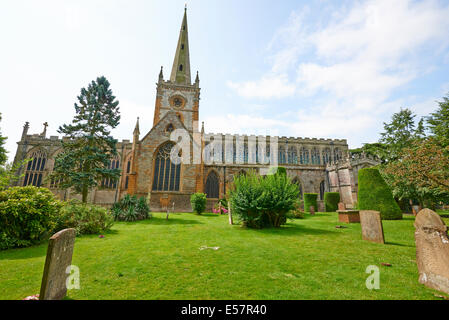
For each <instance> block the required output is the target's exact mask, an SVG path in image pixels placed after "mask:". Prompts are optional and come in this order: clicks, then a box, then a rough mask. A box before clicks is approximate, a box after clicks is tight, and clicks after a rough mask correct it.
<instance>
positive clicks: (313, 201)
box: [304, 193, 318, 212]
mask: <svg viewBox="0 0 449 320" xmlns="http://www.w3.org/2000/svg"><path fill="white" fill-rule="evenodd" d="M317 199H318V193H304V211H305V212H310V206H314V207H315V212H317V211H318V202H317Z"/></svg>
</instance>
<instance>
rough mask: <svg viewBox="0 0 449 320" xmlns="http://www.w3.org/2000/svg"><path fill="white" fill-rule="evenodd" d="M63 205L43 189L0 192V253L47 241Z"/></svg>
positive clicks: (15, 189) (10, 189)
mask: <svg viewBox="0 0 449 320" xmlns="http://www.w3.org/2000/svg"><path fill="white" fill-rule="evenodd" d="M61 207H62V203H61V202H60V201H58V200H56V199H55V197H54V195H53V193H52V192H51V191H50V190H48V189H46V188H37V187H33V186H27V187H13V188H9V189H7V190H5V191H2V192H0V249H8V248H14V247H26V246H30V245H33V244H38V243H39V242H40V241H42V240H46V239H48V238H49V237H50V236H51V235H52V233H53V231H54V230H55V227H56V221H55V220H56V216H57V214H58V212H59V210H60V209H61Z"/></svg>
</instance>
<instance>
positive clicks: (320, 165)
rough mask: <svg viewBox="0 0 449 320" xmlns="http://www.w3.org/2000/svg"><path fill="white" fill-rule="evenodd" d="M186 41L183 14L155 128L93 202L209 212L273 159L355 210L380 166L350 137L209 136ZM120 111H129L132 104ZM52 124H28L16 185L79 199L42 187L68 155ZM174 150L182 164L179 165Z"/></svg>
mask: <svg viewBox="0 0 449 320" xmlns="http://www.w3.org/2000/svg"><path fill="white" fill-rule="evenodd" d="M188 36H189V34H188V26H187V10H185V12H184V17H183V20H182V24H181V29H180V33H179V39H178V43H177V47H176V52H175V57H174V61H173V66H172V69H171V73H170V78H169V79H167V80H165V79H164V75H163V70H162V68H161V71H160V73H159V78H158V82H157V86H156V101H155V108H154V120H153V127H152V129H151V130H150V131H149V132H146V133H143V134H141V132H140V129H139V119H137V123H136V126H135V129H134V132H133V133H132V140H123V141H120V142H118V143H117V151H118V156H117V157H116V158H115V159H113V160H112V161H111V162H110V164H109V166H110V168H120V169H121V172H122V174H121V177H120V179H119V180H118V181H113V180H108V179H105V180H103V181H101V182H99V185H98V187H97V188H95V189H94V190H92V191H91V192H90V193H89V196H88V201H89V202H92V203H95V204H99V205H103V206H111V205H112V204H113V203H114V202H116V201H117V200H119V199H120V198H121V197H123V196H124V195H126V194H131V195H137V196H144V197H146V198H148V199H149V203H150V208H151V210H152V211H165V210H167V209H169V210H170V211H172V210H174V211H178V212H189V211H192V209H191V206H190V196H191V195H192V194H193V193H195V192H204V193H206V195H207V198H208V208H211V207H212V206H213V205H214V204H215V203H216V202H217V201H218V200H219V199H221V198H225V197H226V193H227V190H229V188H230V185H231V184H232V181H233V178H234V177H235V176H236V175H238V174H245V173H246V172H248V170H255V171H256V172H259V173H263V172H266V169H267V167H269V166H270V165H272V164H273V158H275V161H274V163H275V164H278V165H279V166H282V167H285V168H286V170H287V174H288V175H289V176H290V177H291V178H292V180H293V181H294V182H295V183H296V184H297V185H298V187H299V188H300V190H301V195H302V194H303V193H304V192H313V193H318V199H319V200H322V199H323V195H324V192H326V191H338V192H340V194H341V198H342V200H343V201H344V202H345V203H346V204H347V206H349V207H350V206H351V205H353V204H354V202H355V201H356V199H357V194H356V192H357V171H358V170H359V169H360V168H363V167H368V166H372V165H376V164H377V161H375V160H374V159H370V158H368V157H364V156H361V157H354V156H351V155H350V154H349V149H348V144H347V142H346V140H339V139H317V138H295V137H270V136H254V135H249V136H247V135H230V134H214V133H205V132H204V125H202V126H201V128H200V126H199V112H200V91H201V89H200V80H199V75H198V72H197V73H196V74H195V80H194V82H193V83H192V74H191V68H190V54H189V38H188ZM122 110H123V111H124V112H126V106H123V107H122ZM142 120H143V119H142ZM46 127H47V124H46V123H45V124H44V131H43V132H42V133H40V134H28V130H29V123H28V122H26V123H25V126H24V128H23V132H22V137H21V140H20V141H19V142H18V147H17V152H16V155H15V158H14V162H19V161H21V160H23V159H25V158H33V160H32V161H30V162H29V163H28V164H27V165H26V167H24V168H22V169H21V170H20V172H18V174H20V175H22V174H23V177H22V178H21V179H20V180H19V181H18V182H17V183H16V184H17V185H21V186H26V185H35V186H43V187H47V188H49V189H50V190H52V191H53V193H54V194H56V195H57V196H58V197H59V198H61V199H65V200H68V199H70V198H80V195H77V194H74V193H73V192H71V191H70V190H61V189H59V186H58V183H57V181H48V182H47V181H46V180H45V182H44V179H45V177H46V176H47V175H48V174H49V173H51V171H52V170H53V166H54V159H55V157H56V156H57V155H58V153H59V152H61V151H62V149H61V139H62V138H59V137H57V136H50V137H47V134H46ZM177 133H183V139H184V144H183V145H184V147H183V148H182V149H179V148H177V142H178V141H179V140H178V139H173V136H175V138H177ZM174 147H175V148H174ZM174 150H175V151H174ZM173 152H175V153H177V156H178V158H179V159H182V161H173V160H172V159H173V157H172V156H173ZM267 159H268V161H267ZM270 160H271V161H270ZM264 170H265V171H264ZM320 207H321V209H323V204H322V201H320ZM319 209H320V208H319Z"/></svg>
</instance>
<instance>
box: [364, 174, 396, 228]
mask: <svg viewBox="0 0 449 320" xmlns="http://www.w3.org/2000/svg"><path fill="white" fill-rule="evenodd" d="M358 176H359V178H358V179H359V181H358V184H359V190H358V201H357V204H358V209H359V210H376V211H380V213H381V216H382V219H384V220H396V219H402V212H401V209H400V208H399V205H398V204H397V202H396V201H395V200H394V198H393V194H392V193H391V190H390V188H389V187H388V185H387V184H386V182H385V181H384V179H383V178H382V176H381V175H380V172H379V170H377V169H373V168H365V169H361V170H359V173H358Z"/></svg>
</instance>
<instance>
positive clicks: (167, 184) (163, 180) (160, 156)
mask: <svg viewBox="0 0 449 320" xmlns="http://www.w3.org/2000/svg"><path fill="white" fill-rule="evenodd" d="M173 147H174V143H171V142H169V143H166V144H164V145H163V146H161V147H160V148H159V150H158V151H157V155H156V160H155V162H154V177H153V191H179V177H180V175H181V164H180V163H179V164H174V163H173V162H172V161H171V160H170V153H171V150H172V148H173Z"/></svg>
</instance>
